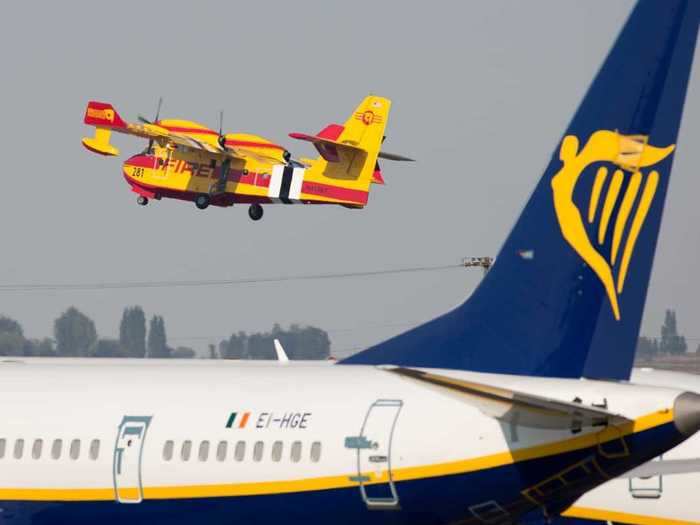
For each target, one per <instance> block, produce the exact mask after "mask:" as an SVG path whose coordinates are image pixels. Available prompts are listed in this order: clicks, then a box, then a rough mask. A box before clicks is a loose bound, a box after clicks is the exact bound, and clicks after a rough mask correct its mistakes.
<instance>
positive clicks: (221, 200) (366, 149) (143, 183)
mask: <svg viewBox="0 0 700 525" xmlns="http://www.w3.org/2000/svg"><path fill="white" fill-rule="evenodd" d="M390 107H391V101H390V100H389V99H387V98H383V97H377V96H373V95H370V96H368V97H366V98H365V99H364V100H363V101H362V103H361V104H360V105H359V106H358V107H357V109H356V110H355V111H354V112H353V113H352V115H351V116H350V117H349V118H348V120H347V121H346V122H345V124H344V125H342V126H341V125H339V124H330V125H328V126H326V127H325V128H324V129H323V130H321V131H320V132H319V133H317V134H316V135H307V134H304V133H291V134H290V136H291V137H292V138H295V139H299V140H304V141H308V142H311V143H313V145H314V146H315V147H316V149H317V150H318V153H319V154H320V156H319V157H318V158H316V159H314V160H312V159H302V160H301V161H296V160H293V159H292V157H291V154H290V153H289V151H287V150H286V149H285V148H283V147H282V146H280V145H278V144H275V143H273V142H271V141H269V140H267V139H264V138H262V137H259V136H257V135H250V134H244V133H227V134H224V132H223V130H222V121H223V114H222V115H221V118H220V122H219V131H218V132H216V131H214V130H212V129H209V128H207V127H205V126H203V125H201V124H197V123H196V122H191V121H187V120H173V119H163V120H160V119H159V114H160V101H159V103H158V110H157V111H156V118H155V119H154V120H153V121H150V120H148V119H146V118H145V117H142V116H139V121H140V122H139V123H130V122H126V121H124V120H123V119H122V118H121V117H120V116H119V114H118V113H117V111H116V110H115V109H114V107H112V105H111V104H107V103H104V102H95V101H91V102H89V103H88V105H87V109H86V111H85V120H84V122H85V124H88V125H91V126H95V128H96V129H95V135H94V136H93V137H86V138H84V139H83V141H82V143H83V145H84V146H85V147H86V148H87V149H88V150H90V151H92V152H95V153H98V154H100V155H108V156H114V155H118V154H119V150H118V149H117V148H115V147H114V146H113V145H112V144H110V142H109V139H110V135H111V132H112V131H116V132H119V133H125V134H128V135H135V136H137V137H142V138H145V139H148V141H149V142H148V147H147V148H146V150H145V151H143V152H142V153H140V154H138V155H134V156H133V157H131V158H129V159H128V160H126V161H125V162H124V177H125V178H126V180H127V182H128V183H129V185H130V186H131V188H132V190H133V191H134V192H135V193H136V194H138V199H137V202H138V203H139V204H141V205H143V206H145V205H146V204H148V202H149V199H157V200H159V199H161V198H163V197H165V198H173V199H180V200H186V201H194V203H195V205H196V206H197V208H199V209H205V208H207V207H208V206H209V205H214V206H232V205H233V204H234V203H246V204H249V208H248V215H249V216H250V218H251V219H253V220H254V221H257V220H259V219H261V218H262V215H263V207H262V205H263V204H271V203H279V202H281V203H284V204H293V203H302V204H338V205H342V206H345V207H347V208H362V207H364V206H365V205H366V204H367V199H368V196H369V188H370V185H371V184H384V179H383V178H382V174H381V170H380V168H379V163H378V161H377V159H378V158H382V159H387V160H399V161H410V160H412V159H409V158H408V157H404V156H401V155H395V154H391V153H386V152H383V151H380V148H381V145H382V142H383V141H384V138H385V136H384V130H385V128H386V124H387V119H388V117H389V109H390Z"/></svg>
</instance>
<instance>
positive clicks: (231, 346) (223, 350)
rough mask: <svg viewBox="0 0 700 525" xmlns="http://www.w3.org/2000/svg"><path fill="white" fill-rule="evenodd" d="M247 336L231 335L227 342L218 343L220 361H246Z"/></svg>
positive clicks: (240, 334)
mask: <svg viewBox="0 0 700 525" xmlns="http://www.w3.org/2000/svg"><path fill="white" fill-rule="evenodd" d="M247 349H248V335H247V334H246V333H245V332H238V333H237V334H231V337H229V338H228V340H224V341H221V343H219V355H220V356H221V359H248V350H247Z"/></svg>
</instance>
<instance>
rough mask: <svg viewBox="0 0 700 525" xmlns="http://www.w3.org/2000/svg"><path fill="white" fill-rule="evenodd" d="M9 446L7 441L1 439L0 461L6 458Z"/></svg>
mask: <svg viewBox="0 0 700 525" xmlns="http://www.w3.org/2000/svg"><path fill="white" fill-rule="evenodd" d="M6 446H7V440H6V439H5V438H2V439H0V459H2V458H4V457H5V447H6Z"/></svg>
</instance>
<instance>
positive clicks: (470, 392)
mask: <svg viewBox="0 0 700 525" xmlns="http://www.w3.org/2000/svg"><path fill="white" fill-rule="evenodd" d="M386 370H387V371H389V372H392V373H394V374H398V375H400V376H402V377H405V378H407V379H410V380H415V381H418V382H420V383H421V384H424V385H428V386H431V387H433V388H436V389H439V390H442V391H443V392H446V393H450V394H452V395H455V396H457V397H458V398H459V399H461V400H463V401H465V402H467V403H470V404H472V405H473V406H476V407H477V408H479V409H480V410H481V411H482V412H484V413H486V414H487V415H489V416H491V417H493V418H495V419H498V420H500V421H505V422H508V423H510V424H513V425H522V426H526V427H535V428H551V429H570V430H572V431H574V432H576V431H579V430H581V429H582V428H584V427H600V426H607V425H622V424H625V423H631V420H630V419H628V418H626V417H624V416H621V415H619V414H614V413H612V412H609V411H608V410H605V409H603V408H599V407H594V406H589V405H583V404H580V403H576V402H567V401H559V400H557V399H550V398H546V397H542V396H537V395H533V394H526V393H523V392H517V391H514V390H509V389H507V388H501V387H495V386H491V385H486V384H483V383H475V382H473V381H465V380H462V379H456V378H452V377H448V376H444V375H440V374H433V373H429V372H424V371H422V370H416V369H412V368H401V367H395V368H394V367H389V368H386Z"/></svg>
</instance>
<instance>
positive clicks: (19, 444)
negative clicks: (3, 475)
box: [14, 439, 24, 459]
mask: <svg viewBox="0 0 700 525" xmlns="http://www.w3.org/2000/svg"><path fill="white" fill-rule="evenodd" d="M23 452H24V440H23V439H18V440H16V441H15V450H14V456H15V459H22V453H23Z"/></svg>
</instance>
